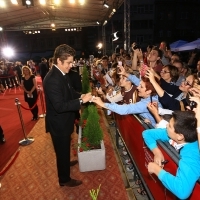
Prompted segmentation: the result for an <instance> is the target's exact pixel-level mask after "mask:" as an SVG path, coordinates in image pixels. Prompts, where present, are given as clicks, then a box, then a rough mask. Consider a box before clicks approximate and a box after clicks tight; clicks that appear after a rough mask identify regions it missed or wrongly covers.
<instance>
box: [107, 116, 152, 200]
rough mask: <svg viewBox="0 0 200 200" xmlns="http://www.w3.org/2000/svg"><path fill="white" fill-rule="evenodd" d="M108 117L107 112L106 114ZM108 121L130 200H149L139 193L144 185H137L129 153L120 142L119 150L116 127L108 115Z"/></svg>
mask: <svg viewBox="0 0 200 200" xmlns="http://www.w3.org/2000/svg"><path fill="white" fill-rule="evenodd" d="M105 115H106V112H105ZM106 119H107V122H108V129H109V131H110V134H111V138H112V140H113V144H114V149H115V152H116V156H117V157H118V164H119V166H120V168H121V172H122V176H123V180H124V184H125V186H126V188H127V192H128V194H129V199H130V200H133V199H136V200H149V198H148V196H147V195H141V194H139V193H138V192H137V190H138V189H140V187H142V185H137V184H136V183H138V181H137V175H136V176H134V170H131V169H132V164H131V163H130V164H128V163H127V160H128V159H129V155H128V153H127V154H126V152H127V151H126V149H125V147H124V146H123V143H122V142H120V143H119V144H120V146H119V148H117V146H116V137H115V134H116V130H115V126H114V124H112V122H113V119H112V117H111V116H107V115H106Z"/></svg>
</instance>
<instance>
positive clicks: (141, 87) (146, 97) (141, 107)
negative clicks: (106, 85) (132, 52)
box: [93, 66, 162, 126]
mask: <svg viewBox="0 0 200 200" xmlns="http://www.w3.org/2000/svg"><path fill="white" fill-rule="evenodd" d="M119 69H120V71H121V72H120V73H119V74H121V75H124V76H126V77H128V79H129V80H130V81H131V82H132V83H134V84H135V85H136V86H138V87H137V90H138V96H139V97H140V98H141V100H140V101H139V102H136V103H135V104H124V105H118V104H116V103H104V102H103V101H102V100H101V98H99V97H95V98H94V99H93V102H95V103H96V104H98V105H99V106H101V107H103V108H106V109H109V110H111V111H113V112H115V113H118V114H120V115H127V114H139V115H140V116H141V117H143V118H145V119H148V120H150V122H151V124H152V125H153V126H155V124H156V121H155V119H154V117H153V116H152V114H151V113H150V112H149V110H148V108H147V105H148V103H149V102H152V101H156V102H157V101H158V96H157V94H156V91H155V89H154V87H153V85H152V84H151V82H150V81H149V79H148V78H145V77H142V79H141V81H140V80H139V79H138V78H137V77H136V76H135V75H130V74H128V73H127V72H126V71H125V69H124V68H123V67H122V66H120V67H119ZM158 104H159V107H162V106H161V105H160V103H158Z"/></svg>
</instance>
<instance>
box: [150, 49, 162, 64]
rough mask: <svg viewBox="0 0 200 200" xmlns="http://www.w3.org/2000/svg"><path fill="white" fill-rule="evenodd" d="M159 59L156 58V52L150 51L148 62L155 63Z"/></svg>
mask: <svg viewBox="0 0 200 200" xmlns="http://www.w3.org/2000/svg"><path fill="white" fill-rule="evenodd" d="M159 59H160V57H159V56H158V52H157V51H156V50H151V52H150V53H149V56H148V60H149V61H150V62H155V61H157V60H159Z"/></svg>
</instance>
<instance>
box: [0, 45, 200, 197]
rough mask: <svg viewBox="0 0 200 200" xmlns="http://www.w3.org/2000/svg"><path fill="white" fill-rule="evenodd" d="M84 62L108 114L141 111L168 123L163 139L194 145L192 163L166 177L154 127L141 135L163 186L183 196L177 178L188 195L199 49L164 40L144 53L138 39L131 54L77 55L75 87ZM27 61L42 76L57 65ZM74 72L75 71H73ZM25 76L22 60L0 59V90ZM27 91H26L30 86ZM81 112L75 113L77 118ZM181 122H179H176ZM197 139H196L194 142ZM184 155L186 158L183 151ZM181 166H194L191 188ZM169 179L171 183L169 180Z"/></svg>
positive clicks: (197, 125) (199, 120)
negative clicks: (180, 48)
mask: <svg viewBox="0 0 200 200" xmlns="http://www.w3.org/2000/svg"><path fill="white" fill-rule="evenodd" d="M85 65H86V66H87V68H88V71H89V73H90V80H91V82H92V83H93V86H94V88H96V91H97V94H98V97H95V98H94V99H93V102H95V103H96V104H98V105H100V106H101V107H103V108H105V109H107V110H108V113H110V112H115V113H118V114H120V115H127V114H138V115H139V116H140V117H141V118H142V119H144V121H145V123H150V124H151V125H152V126H153V127H155V128H157V129H158V128H165V131H164V132H163V131H160V134H161V135H162V136H163V138H164V139H168V140H169V141H171V140H173V144H174V143H175V144H176V145H178V146H181V148H182V147H186V146H187V144H190V146H191V148H188V147H187V148H185V152H184V154H188V149H190V150H191V149H193V152H194V153H195V156H194V157H192V154H190V158H188V157H187V158H186V160H187V159H191V160H190V162H189V163H190V165H189V166H188V165H187V164H185V163H184V165H183V166H182V165H179V169H178V170H177V175H175V176H173V175H171V174H170V175H169V176H168V175H166V173H165V171H164V170H163V169H162V167H163V165H162V164H161V161H162V159H163V155H161V154H160V152H159V153H158V150H157V146H156V145H155V144H154V142H153V145H152V144H151V142H152V141H153V140H154V139H156V138H158V137H157V135H156V137H154V136H155V134H154V133H153V134H152V131H150V133H149V132H148V131H147V132H148V133H149V134H152V136H147V133H146V132H145V133H144V134H143V137H144V139H145V141H146V142H147V143H148V145H149V147H150V149H151V150H152V151H153V153H154V155H155V158H154V161H155V163H153V164H151V163H150V164H149V166H148V170H149V172H150V173H155V174H156V175H158V177H159V178H160V180H161V181H162V182H163V184H164V185H165V187H167V188H168V189H169V190H170V191H171V192H172V193H174V194H175V195H176V196H179V195H180V196H181V195H183V193H182V192H181V191H179V190H178V189H179V188H177V187H173V186H171V184H172V182H173V181H174V182H176V183H177V185H179V184H182V185H183V186H184V187H185V191H186V195H185V196H184V195H183V196H184V198H185V197H187V196H188V195H190V194H191V192H192V189H193V187H194V184H195V182H196V181H197V179H198V178H199V175H200V174H199V172H200V170H199V168H197V166H196V164H194V162H193V160H194V159H196V162H200V155H199V149H197V148H198V145H196V143H197V144H198V142H197V141H198V140H199V141H200V136H199V135H200V116H199V115H200V114H198V113H200V56H199V53H198V52H197V51H196V50H195V51H193V52H191V53H190V54H189V56H187V57H186V56H183V55H182V56H181V55H180V54H177V53H173V52H171V51H170V50H169V49H168V48H167V44H166V42H164V41H162V42H161V43H160V46H159V47H157V46H153V45H151V46H148V47H147V50H146V52H142V50H141V49H140V48H138V47H137V44H135V43H133V44H132V49H131V52H130V53H127V52H126V51H125V50H123V49H122V48H121V49H120V51H119V52H115V53H113V54H112V55H111V56H103V57H102V58H101V59H98V58H94V56H90V57H89V59H88V60H85V59H80V60H75V61H74V64H73V69H71V75H70V76H69V77H70V78H71V84H72V86H73V87H74V89H75V90H76V91H78V92H81V82H80V80H81V75H82V72H83V66H85ZM27 66H28V67H29V69H30V70H31V73H30V75H29V76H32V74H33V75H36V74H40V76H41V78H42V81H43V79H44V78H45V75H46V74H47V73H48V71H49V70H50V69H51V67H52V66H53V62H52V59H49V61H48V62H47V60H46V59H45V58H42V59H41V63H40V64H39V68H36V67H35V65H34V62H33V61H32V60H30V61H28V62H27ZM73 72H76V73H75V74H74V73H73ZM77 72H78V73H77ZM77 74H78V75H79V76H77ZM73 77H76V78H73ZM33 79H34V77H33ZM75 80H78V81H75ZM24 81H25V79H24V76H23V73H22V64H21V62H19V61H17V62H15V63H9V62H6V61H5V60H2V61H1V63H0V84H1V87H0V91H1V92H4V90H5V89H7V88H12V87H14V86H15V87H18V86H20V85H21V86H22V87H23V82H24ZM77 83H78V85H77ZM32 89H35V88H32ZM24 91H25V92H26V89H25V90H24ZM27 94H29V91H27ZM29 95H31V94H29ZM26 97H27V96H26ZM32 105H33V103H32V104H30V105H29V106H30V107H31V106H32ZM191 111H193V114H191ZM186 112H188V113H186ZM195 113H196V115H195ZM79 117H80V116H79V114H78V113H77V119H78V118H79ZM179 118H180V119H179ZM33 119H34V120H35V119H37V113H36V114H33ZM181 119H182V121H181ZM191 119H193V121H194V123H192V124H191V123H190V124H189V125H188V126H187V124H186V123H189V122H190V121H191ZM195 120H196V121H195ZM179 123H180V125H177V124H179ZM181 123H183V124H182V127H185V130H187V131H189V132H190V131H191V133H192V134H194V132H195V134H196V136H193V137H192V138H190V137H189V136H188V135H187V134H185V133H184V130H183V128H182V129H181V128H177V127H179V126H181ZM166 127H167V132H166ZM171 129H173V130H171ZM194 130H195V131H194ZM170 131H171V132H170ZM180 131H182V132H180ZM158 132H159V131H158ZM170 133H171V135H170ZM172 133H173V134H177V135H179V136H180V135H181V136H180V137H175V136H172V135H173V134H172ZM150 137H152V138H153V139H152V138H150ZM193 143H195V144H194V145H192V144H193ZM199 144H200V142H199ZM155 149H156V150H155ZM179 149H180V148H179ZM186 149H187V150H186ZM197 151H198V153H197ZM182 157H183V158H184V155H182ZM194 165H195V166H194ZM198 166H199V165H198ZM158 167H159V168H158ZM186 168H187V170H186ZM180 170H183V171H185V170H186V171H187V172H190V173H192V172H191V170H192V171H193V172H194V173H193V177H192V179H191V180H187V181H189V183H191V184H189V185H190V187H188V185H186V184H183V182H182V181H185V178H184V179H182V176H185V173H183V174H181V173H180ZM197 170H198V172H197ZM189 176H190V175H189ZM166 181H168V182H167V183H166ZM180 190H181V187H180ZM181 198H182V196H181Z"/></svg>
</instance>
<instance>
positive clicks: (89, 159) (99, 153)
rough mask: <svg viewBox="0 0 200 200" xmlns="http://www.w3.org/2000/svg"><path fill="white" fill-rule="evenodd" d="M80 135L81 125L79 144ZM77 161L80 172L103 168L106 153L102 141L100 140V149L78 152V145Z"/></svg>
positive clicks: (79, 140) (104, 166)
mask: <svg viewBox="0 0 200 200" xmlns="http://www.w3.org/2000/svg"><path fill="white" fill-rule="evenodd" d="M81 135H82V129H81V127H79V137H78V143H79V144H80V142H81ZM78 163H79V170H80V172H88V171H95V170H104V169H105V168H106V154H105V146H104V142H103V141H102V142H101V149H94V150H89V151H83V152H80V151H79V147H78Z"/></svg>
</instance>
